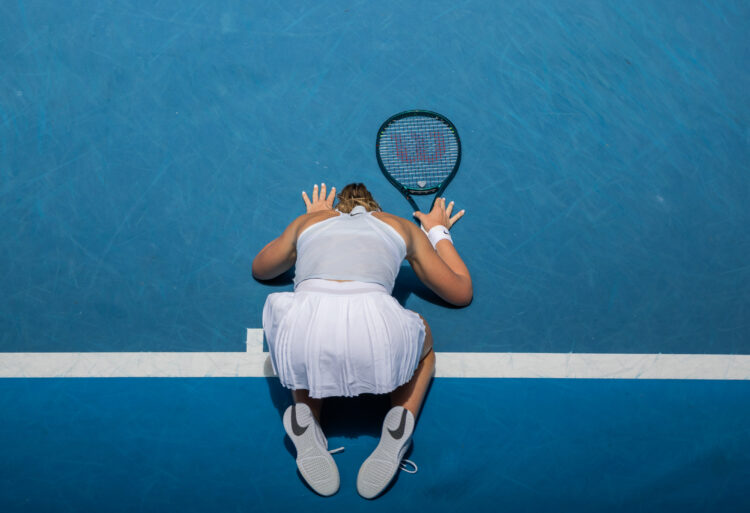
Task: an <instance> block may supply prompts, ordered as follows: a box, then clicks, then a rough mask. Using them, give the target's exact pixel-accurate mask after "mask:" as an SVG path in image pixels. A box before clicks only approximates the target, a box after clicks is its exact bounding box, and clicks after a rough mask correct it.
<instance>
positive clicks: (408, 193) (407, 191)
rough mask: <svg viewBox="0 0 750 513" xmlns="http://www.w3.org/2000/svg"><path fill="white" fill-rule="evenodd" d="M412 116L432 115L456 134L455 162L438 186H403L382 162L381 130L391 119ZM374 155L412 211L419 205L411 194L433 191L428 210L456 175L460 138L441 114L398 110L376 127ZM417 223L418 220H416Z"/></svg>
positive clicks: (459, 159)
mask: <svg viewBox="0 0 750 513" xmlns="http://www.w3.org/2000/svg"><path fill="white" fill-rule="evenodd" d="M413 116H428V117H434V118H437V119H439V120H440V121H442V122H443V123H445V124H446V125H448V128H449V129H450V130H451V131H452V132H453V133H454V134H455V136H456V143H457V146H458V156H457V158H456V163H455V164H454V165H453V169H452V170H451V172H450V174H449V175H448V176H447V177H446V178H445V180H443V181H442V182H441V183H440V185H439V186H437V187H431V188H429V189H412V188H409V187H405V186H404V185H402V184H401V183H399V182H398V180H396V179H395V178H393V176H391V174H390V173H389V172H388V170H387V169H386V167H385V164H383V160H382V159H381V158H380V138H381V137H382V135H383V132H384V130H385V128H386V127H387V126H388V125H389V124H390V123H391V122H393V121H398V120H399V119H403V118H406V117H413ZM375 156H376V157H377V159H378V166H380V171H382V173H383V174H384V175H385V177H386V178H387V179H388V181H389V182H391V184H392V185H393V186H394V187H395V188H396V189H398V191H399V192H400V193H401V194H402V195H403V196H404V198H406V200H407V201H408V202H409V203H410V204H411V206H412V207H414V211H415V212H416V211H419V206H418V205H417V203H416V202H415V201H414V199H413V198H412V195H415V196H424V195H427V194H433V193H435V197H434V198H433V200H432V204H431V205H430V210H428V212H429V211H431V210H432V207H434V206H435V201H437V199H438V198H439V197H440V195H441V194H443V192H444V191H445V188H446V187H448V184H449V183H450V182H451V180H453V177H454V176H456V173H457V172H458V166H459V164H461V138H460V137H459V135H458V130H457V129H456V125H454V124H453V123H452V122H451V120H450V119H448V118H446V117H445V116H443V115H442V114H438V113H437V112H433V111H431V110H421V109H413V110H405V111H403V112H399V113H398V114H394V115H393V116H391V117H389V118H388V119H386V120H385V121H384V122H383V124H382V125H380V128H379V129H378V135H377V138H376V141H375ZM416 223H417V224H419V221H416Z"/></svg>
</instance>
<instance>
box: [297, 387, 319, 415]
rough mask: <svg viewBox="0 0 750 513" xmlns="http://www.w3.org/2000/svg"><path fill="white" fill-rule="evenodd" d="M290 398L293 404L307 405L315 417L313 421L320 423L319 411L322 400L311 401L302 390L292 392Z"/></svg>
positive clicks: (305, 391)
mask: <svg viewBox="0 0 750 513" xmlns="http://www.w3.org/2000/svg"><path fill="white" fill-rule="evenodd" d="M292 398H293V399H294V402H295V403H305V404H306V405H308V406H309V407H310V410H311V411H312V413H313V415H315V420H317V421H318V423H320V410H321V408H322V407H323V399H313V398H312V397H310V393H309V391H307V390H304V389H299V390H292Z"/></svg>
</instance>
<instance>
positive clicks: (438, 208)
mask: <svg viewBox="0 0 750 513" xmlns="http://www.w3.org/2000/svg"><path fill="white" fill-rule="evenodd" d="M453 203H454V202H453V201H451V202H450V203H448V206H447V207H446V206H445V198H437V199H436V200H435V205H433V207H432V210H431V211H430V213H429V214H424V213H422V212H414V217H416V218H417V219H419V222H420V223H422V229H423V230H424V231H426V232H429V231H430V229H431V228H433V227H435V226H445V227H446V228H448V229H449V230H450V229H451V227H452V226H453V225H454V224H456V221H458V220H459V219H461V218H462V217H463V216H464V214H465V213H466V210H461V211H459V212H458V213H457V214H456V215H454V216H451V214H452V213H453Z"/></svg>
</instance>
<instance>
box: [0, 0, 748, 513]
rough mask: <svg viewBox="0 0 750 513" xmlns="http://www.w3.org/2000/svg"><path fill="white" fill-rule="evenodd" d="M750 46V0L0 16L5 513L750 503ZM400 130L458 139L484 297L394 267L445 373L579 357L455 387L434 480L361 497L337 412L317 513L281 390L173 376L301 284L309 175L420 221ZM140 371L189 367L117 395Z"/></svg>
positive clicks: (233, 346)
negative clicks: (388, 123) (402, 180)
mask: <svg viewBox="0 0 750 513" xmlns="http://www.w3.org/2000/svg"><path fill="white" fill-rule="evenodd" d="M749 22H750V5H749V4H748V3H747V2H743V1H716V2H702V1H697V0H696V1H693V0H690V1H669V0H665V1H659V2H649V1H645V0H634V1H631V2H617V1H612V0H605V1H587V0H572V1H568V2H554V1H551V0H539V1H509V2H493V1H488V0H473V1H472V0H468V1H462V2H456V1H454V2H448V1H443V0H435V1H432V2H392V1H383V2H365V1H352V2H343V1H321V2H302V1H289V2H260V1H253V2H240V1H222V2H198V1H195V0H184V1H179V2H178V1H173V0H167V1H160V2H146V1H141V0H128V1H118V2H115V1H111V0H102V1H98V2H94V1H90V0H77V1H70V2H59V3H58V2H43V1H40V0H17V1H16V0H14V1H10V2H3V3H2V4H0V292H1V293H0V375H2V376H3V377H2V378H1V379H0V412H2V421H1V422H0V511H3V512H26V511H55V512H57V511H94V510H99V511H113V512H114V511H129V512H133V511H159V512H165V511H166V512H169V511H175V512H176V511H180V512H190V511H201V512H202V511H227V512H229V511H301V510H304V511H331V510H341V511H411V510H414V509H415V508H420V509H423V510H425V511H430V510H432V511H456V510H458V509H470V510H475V511H571V512H577V511H670V510H671V511H712V512H713V511H747V510H749V509H750V499H748V496H747V494H746V493H744V492H745V489H746V483H747V482H748V480H750V409H749V408H748V406H747V405H748V404H750V366H748V363H747V362H748V359H747V358H748V355H750V266H749V265H748V258H747V255H748V254H750V230H749V229H748V226H750V207H748V205H749V204H750V179H749V178H748V176H749V175H748V172H749V171H750V165H749V164H748V163H750V127H749V124H748V123H749V121H750V101H748V95H747V91H748V90H750V72H748V70H750V51H749V39H748V36H747V33H748V25H749ZM743 91H744V92H743ZM412 108H423V109H429V110H434V111H437V112H440V113H442V114H444V115H446V116H447V117H448V118H450V119H451V121H453V123H454V124H455V125H456V127H457V128H458V131H459V133H460V136H461V139H462V144H463V158H462V163H461V169H460V170H459V173H458V175H457V177H456V178H455V180H454V181H453V182H452V184H451V185H450V187H449V188H448V190H447V192H446V196H447V197H448V198H449V199H451V200H455V201H456V203H457V205H458V206H459V207H460V208H466V210H467V214H466V217H465V218H464V219H463V220H461V221H460V222H459V224H458V225H456V227H455V229H454V230H453V232H454V233H453V238H454V241H455V244H456V246H457V248H458V249H459V251H460V252H461V255H462V256H463V257H464V259H465V261H466V263H467V265H468V266H469V268H470V270H471V272H472V276H473V280H474V286H475V298H474V301H473V303H472V304H471V305H470V306H469V307H467V308H462V309H457V308H452V307H449V306H448V305H446V304H444V303H443V302H442V301H440V300H439V299H438V298H437V297H435V296H434V295H433V294H432V293H430V292H429V291H428V290H427V289H425V288H424V286H422V285H420V284H419V283H418V281H417V279H416V277H415V275H414V273H413V272H412V271H411V269H410V268H409V267H408V265H406V264H405V267H403V268H402V271H401V273H400V275H399V279H398V281H397V285H396V289H395V291H394V295H395V296H396V297H397V299H398V300H399V301H400V302H401V303H402V304H404V305H405V306H406V307H407V308H410V309H412V310H415V311H417V312H419V313H421V314H422V315H423V316H424V317H425V318H426V319H427V321H428V322H429V323H430V325H431V327H432V330H433V333H434V334H435V348H436V350H437V351H438V372H439V373H440V368H441V355H447V356H445V357H444V358H443V360H442V361H443V362H447V360H448V358H449V357H450V355H451V354H454V353H472V354H474V357H477V358H481V357H482V355H486V357H487V358H491V355H497V354H505V355H507V354H511V355H512V354H516V353H522V354H544V355H547V354H549V355H570V358H572V359H574V360H575V358H578V355H593V356H592V359H590V360H589V359H584V360H581V361H583V362H584V368H580V367H576V370H575V371H572V370H569V369H568V370H567V371H566V369H565V368H564V367H563V368H562V370H561V371H559V372H558V371H556V372H558V373H557V374H555V377H548V378H546V379H534V378H535V377H536V376H539V375H542V374H543V373H542V372H541V371H539V372H536V371H534V369H532V370H531V372H527V371H523V372H520V373H518V374H512V375H513V376H514V377H503V376H508V375H511V374H508V373H506V371H505V370H502V371H498V372H496V373H495V374H496V375H495V376H494V377H469V376H472V375H477V373H476V372H474V371H473V370H472V369H471V368H470V367H471V366H470V365H469V364H466V367H461V369H463V370H460V371H455V372H454V371H453V370H451V371H450V373H447V374H450V375H451V376H452V377H438V378H436V379H435V381H434V382H433V385H432V388H431V390H430V392H429V395H428V397H427V401H426V403H425V407H424V410H423V414H422V416H421V418H420V420H419V423H418V426H417V430H416V433H415V437H414V449H413V451H412V453H411V456H410V459H412V460H414V461H415V462H417V464H418V465H419V468H420V470H419V472H418V473H417V474H415V475H408V474H404V473H402V474H401V475H400V476H399V477H398V479H397V481H396V482H395V484H394V485H393V486H392V488H391V489H390V490H388V492H387V493H386V494H385V495H384V496H383V497H382V498H380V499H377V500H376V501H371V502H370V501H365V500H364V499H361V498H360V497H359V496H358V495H357V493H356V490H355V487H354V483H355V479H356V472H357V469H358V468H359V465H360V463H361V462H362V461H363V460H364V458H365V457H366V456H367V455H368V454H369V451H371V450H372V448H373V447H374V446H375V444H376V442H377V437H378V436H379V423H380V419H382V416H383V414H384V413H385V410H386V409H387V404H386V403H384V402H383V401H382V400H381V399H382V398H376V397H366V398H359V399H354V400H340V399H336V400H332V401H330V404H329V405H328V406H326V407H325V408H326V410H325V411H326V412H325V413H324V429H325V430H326V433H327V434H329V437H330V445H331V447H338V446H340V445H344V446H346V451H345V452H344V453H342V454H340V455H337V456H336V461H337V462H338V465H339V469H340V471H341V475H342V488H341V491H340V492H339V493H338V494H337V495H336V496H334V497H333V498H330V499H322V498H319V497H317V496H315V495H314V494H313V493H312V492H311V491H310V490H308V489H307V488H306V487H305V485H304V484H302V482H301V481H300V479H299V477H298V475H297V473H296V468H295V465H294V450H293V447H292V446H291V444H290V443H289V441H288V440H285V437H284V431H283V428H282V425H281V413H282V412H283V409H284V408H285V407H286V405H288V404H289V402H290V400H291V399H290V397H289V395H288V392H286V391H285V390H284V389H283V388H281V387H280V386H279V383H278V380H277V379H275V378H273V377H270V376H266V375H264V373H263V372H262V369H261V371H260V373H259V374H258V375H257V376H256V375H255V374H253V373H250V374H242V373H238V374H237V375H236V377H215V376H216V374H212V373H210V372H207V373H205V376H206V377H193V374H190V373H189V372H187V371H186V370H185V369H183V368H182V367H181V365H182V364H181V363H180V362H184V361H185V360H184V358H185V355H189V354H191V353H200V355H201V356H200V358H203V359H204V360H208V361H210V360H211V358H210V354H209V355H208V356H207V355H206V354H207V353H215V354H216V355H217V356H216V358H217V360H218V359H220V358H223V357H220V356H219V355H227V354H231V353H242V352H245V351H246V342H247V337H248V330H257V329H259V328H260V327H261V311H262V306H263V302H264V300H265V298H266V296H267V295H268V294H269V293H273V292H280V291H289V290H292V282H291V276H290V275H286V276H282V277H281V278H279V279H277V280H274V281H272V282H270V283H261V282H258V281H255V280H253V279H252V277H251V275H250V263H251V261H252V258H253V257H254V256H255V254H256V253H257V252H258V251H259V250H260V248H262V247H263V245H265V244H266V243H267V242H268V241H269V240H271V239H272V238H274V237H276V236H277V235H278V234H279V233H280V232H281V230H282V229H283V228H284V227H285V226H286V224H287V223H288V222H289V221H291V220H292V219H293V218H294V217H295V216H296V215H298V214H300V213H302V211H303V208H304V205H303V203H302V201H301V198H300V193H301V191H302V190H308V191H310V189H311V187H312V185H313V183H320V182H325V183H326V184H328V185H329V186H330V185H335V186H337V187H339V188H341V187H343V186H344V185H345V184H347V183H350V182H353V181H361V182H364V183H366V184H367V186H368V188H370V190H371V191H372V192H373V194H374V196H375V197H376V199H377V200H378V201H379V202H380V204H381V205H382V206H383V208H384V209H385V210H387V211H389V212H392V213H395V214H398V215H402V216H404V217H409V216H410V214H411V210H410V207H409V204H408V203H407V202H406V201H405V200H404V199H403V198H402V197H401V196H400V195H399V194H398V192H397V191H396V190H395V189H393V188H392V186H391V185H390V184H388V182H387V181H386V180H385V178H384V177H383V176H382V175H381V173H380V171H379V169H378V167H377V163H376V160H375V154H374V145H375V135H376V130H377V128H378V127H379V126H380V123H382V122H383V121H384V120H385V119H386V118H387V117H389V116H390V115H392V114H394V113H396V112H399V111H401V110H406V109H412ZM417 201H418V203H420V205H424V206H425V207H426V206H427V205H428V202H427V201H426V200H425V199H424V198H422V199H417ZM153 352H159V353H168V354H169V355H168V358H171V359H170V360H169V362H172V365H171V367H170V366H169V365H167V366H166V370H165V368H162V369H160V370H159V371H158V372H154V373H153V374H148V373H147V375H148V376H150V377H134V376H135V374H133V375H132V376H131V375H130V374H129V373H130V369H131V368H130V367H129V366H128V365H126V364H122V366H121V367H119V370H120V373H119V374H118V373H115V372H113V371H112V369H113V368H116V367H117V366H118V365H120V363H122V362H124V360H123V359H120V358H119V357H118V355H119V354H123V355H124V354H125V353H128V354H134V353H137V354H144V355H147V354H148V353H153ZM95 353H97V354H98V353H106V354H108V355H110V356H108V358H110V357H111V359H110V360H107V361H108V362H109V363H108V365H110V367H107V368H108V369H109V370H108V371H106V372H109V373H110V375H117V376H119V377H109V378H102V377H99V376H100V375H101V372H100V368H99V367H97V365H98V364H95V360H94V359H93V358H94V354H95ZM45 355H46V356H45ZM66 355H67V356H66ZM71 355H73V356H71ZM618 355H620V356H618ZM636 355H645V356H643V358H645V360H643V361H653V360H654V359H656V360H659V358H658V357H657V356H656V355H666V356H665V357H666V358H667V361H673V360H669V358H668V355H690V361H691V362H697V363H695V367H694V368H692V367H691V370H690V372H689V373H687V374H686V371H685V370H684V368H681V367H678V368H671V369H667V368H666V367H663V366H662V367H658V372H657V371H655V370H654V369H653V368H639V370H637V371H632V369H627V368H625V367H627V365H626V364H625V363H623V362H626V361H627V362H629V361H631V360H629V359H628V358H635V357H636ZM649 355H650V356H649ZM68 357H74V358H77V359H78V360H77V361H78V362H79V363H78V365H77V367H76V370H75V373H70V372H68V370H69V369H65V368H63V367H64V364H63V363H60V362H65V361H67V360H65V358H68ZM89 357H90V358H92V359H91V360H88V359H87V358H89ZM230 357H231V356H230ZM38 358H48V359H46V360H44V361H45V362H51V363H50V365H51V366H49V367H44V368H43V369H42V370H41V371H39V368H38V367H35V368H34V370H33V371H32V369H31V367H29V365H30V364H29V362H31V361H38ZM510 358H511V359H509V360H508V362H510V363H508V365H509V367H508V368H511V367H512V362H513V360H512V356H511V357H510ZM586 358H588V356H586ZM638 358H640V356H638ZM650 358H651V359H650ZM704 358H705V359H704ZM716 358H718V360H717V359H716ZM35 359H36V360H35ZM472 361H477V360H472ZM493 361H494V360H493ZM575 361H578V360H575ZM602 361H606V362H607V364H606V366H605V367H601V366H599V363H598V362H602ZM659 361H661V360H659ZM674 361H678V360H674ZM717 361H720V362H721V364H720V366H719V367H718V370H717V367H716V365H717V364H716V363H715V362H717ZM86 362H91V363H90V366H89V367H87V363H86ZM618 362H619V363H618ZM45 365H46V364H45ZM618 365H620V367H618ZM669 365H672V364H669ZM443 368H444V369H445V368H447V367H446V366H445V364H444V366H443ZM571 368H572V367H571ZM87 369H88V370H87ZM504 369H505V368H504ZM665 369H666V370H665ZM37 372H39V373H41V374H40V375H43V376H44V377H34V378H31V377H25V376H29V375H35V373H37ZM662 372H663V374H660V373H662ZM472 373H473V374H472ZM73 374H74V375H75V376H77V377H66V376H70V375H73ZM558 374H559V375H558ZM688 374H689V375H688ZM251 375H252V376H255V377H249V376H251ZM165 376H171V377H165ZM212 376H213V377H212ZM670 376H671V377H674V376H678V377H680V376H681V377H682V378H685V379H661V378H668V377H670ZM622 377H627V378H628V379H614V378H622ZM644 377H648V378H649V379H638V378H644ZM576 378H584V379H576ZM652 378H659V379H652ZM708 378H710V379H708ZM730 378H731V379H730Z"/></svg>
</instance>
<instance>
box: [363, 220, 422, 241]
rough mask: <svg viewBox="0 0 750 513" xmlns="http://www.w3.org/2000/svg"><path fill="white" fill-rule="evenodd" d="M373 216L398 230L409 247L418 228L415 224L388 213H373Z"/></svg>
mask: <svg viewBox="0 0 750 513" xmlns="http://www.w3.org/2000/svg"><path fill="white" fill-rule="evenodd" d="M372 215H373V216H375V217H376V218H377V219H379V220H380V221H383V222H384V223H386V224H387V225H389V226H390V227H391V228H393V229H394V230H396V231H397V232H398V233H399V235H401V237H402V238H403V239H404V241H405V242H406V244H407V246H408V245H409V242H410V241H411V238H412V237H413V231H414V229H415V228H417V226H416V225H415V224H414V223H412V222H410V221H408V220H407V219H404V218H403V217H399V216H397V215H393V214H389V213H388V212H373V213H372Z"/></svg>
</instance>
